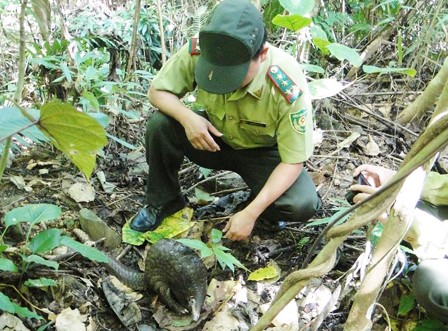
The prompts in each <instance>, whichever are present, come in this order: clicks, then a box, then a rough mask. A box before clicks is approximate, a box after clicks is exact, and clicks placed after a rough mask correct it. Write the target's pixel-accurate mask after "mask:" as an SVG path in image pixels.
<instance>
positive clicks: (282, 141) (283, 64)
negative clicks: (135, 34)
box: [152, 44, 313, 163]
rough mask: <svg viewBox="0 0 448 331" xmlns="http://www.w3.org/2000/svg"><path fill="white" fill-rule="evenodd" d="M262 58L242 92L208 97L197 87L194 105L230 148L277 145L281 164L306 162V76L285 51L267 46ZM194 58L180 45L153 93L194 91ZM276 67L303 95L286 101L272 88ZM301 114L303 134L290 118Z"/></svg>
mask: <svg viewBox="0 0 448 331" xmlns="http://www.w3.org/2000/svg"><path fill="white" fill-rule="evenodd" d="M268 47H269V50H268V53H267V59H266V60H265V61H264V62H262V63H261V64H260V69H259V71H258V73H257V75H256V76H255V77H254V79H253V80H252V82H250V83H249V84H248V85H247V86H245V87H244V88H241V89H238V90H236V91H234V92H232V93H227V94H212V93H208V92H206V91H204V90H202V89H200V88H198V89H197V98H196V101H197V103H198V104H200V105H202V107H203V108H204V110H205V111H206V112H207V115H208V118H209V120H210V122H211V123H212V124H213V125H214V126H215V127H216V128H217V129H218V130H219V131H220V132H222V133H223V136H222V137H221V139H222V140H223V141H224V142H225V143H226V144H228V145H229V146H231V147H232V148H234V149H246V148H259V147H273V146H276V145H277V148H278V150H279V153H280V158H281V160H282V162H284V163H300V162H304V161H306V160H307V159H308V158H309V157H310V156H311V154H312V152H313V141H312V131H313V117H312V108H311V98H310V94H309V90H308V86H307V83H306V79H305V76H304V74H303V72H302V70H301V69H300V67H299V65H298V63H297V61H296V60H295V59H294V58H293V57H292V56H290V55H289V54H287V53H285V52H284V51H282V50H280V49H278V48H276V47H273V46H271V45H269V44H268ZM197 59H198V56H194V55H191V54H190V53H189V52H188V45H185V46H184V47H182V48H181V49H180V50H179V52H177V53H176V54H175V55H174V56H173V57H171V58H170V60H169V61H168V62H167V63H166V64H165V65H164V66H163V68H162V69H161V70H160V71H159V72H158V74H157V75H156V77H154V79H153V81H152V87H153V88H155V89H157V90H163V91H168V92H171V93H173V94H175V95H177V96H178V97H179V98H181V97H183V96H184V95H185V94H186V93H188V92H192V91H194V89H195V88H196V84H195V81H194V71H195V66H196V62H197ZM272 65H278V67H279V68H281V70H283V71H284V72H285V73H286V75H287V76H288V77H289V78H290V79H291V80H292V81H293V82H294V83H295V84H296V86H297V87H298V88H299V89H300V90H301V91H302V92H303V94H302V95H301V96H300V97H299V98H298V99H297V100H295V101H294V102H293V103H289V102H288V101H287V100H286V98H285V97H284V95H283V94H282V92H281V90H280V89H279V88H278V87H277V86H275V85H274V83H273V82H272V81H271V79H270V78H269V77H268V75H267V72H268V70H269V68H270V66H272ZM302 110H305V111H306V115H305V116H304V117H303V119H302V121H305V123H303V122H302V125H304V132H303V133H302V132H299V131H298V130H295V129H294V123H293V118H294V117H293V116H292V114H295V113H298V112H300V111H302Z"/></svg>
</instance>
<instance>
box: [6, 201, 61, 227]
mask: <svg viewBox="0 0 448 331" xmlns="http://www.w3.org/2000/svg"><path fill="white" fill-rule="evenodd" d="M60 215H61V208H60V207H59V206H56V205H52V204H46V203H41V204H30V205H26V206H24V207H18V208H14V209H13V210H11V211H9V212H8V213H6V215H5V225H6V226H11V225H15V224H18V223H22V222H30V223H39V222H45V221H50V220H54V219H56V218H58V217H59V216H60Z"/></svg>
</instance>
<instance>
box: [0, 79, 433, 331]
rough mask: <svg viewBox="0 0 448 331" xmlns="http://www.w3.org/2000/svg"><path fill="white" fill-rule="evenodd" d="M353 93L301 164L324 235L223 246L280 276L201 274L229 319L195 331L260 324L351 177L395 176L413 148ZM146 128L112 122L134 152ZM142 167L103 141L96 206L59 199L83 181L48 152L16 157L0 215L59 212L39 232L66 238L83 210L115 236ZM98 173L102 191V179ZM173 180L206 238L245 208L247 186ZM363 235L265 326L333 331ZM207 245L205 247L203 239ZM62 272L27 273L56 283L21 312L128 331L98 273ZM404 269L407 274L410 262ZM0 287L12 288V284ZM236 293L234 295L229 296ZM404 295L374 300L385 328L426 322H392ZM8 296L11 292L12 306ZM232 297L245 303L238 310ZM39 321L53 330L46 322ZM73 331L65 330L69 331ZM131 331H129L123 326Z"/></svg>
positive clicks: (375, 99)
mask: <svg viewBox="0 0 448 331" xmlns="http://www.w3.org/2000/svg"><path fill="white" fill-rule="evenodd" d="M361 92H363V91H362V89H361V87H359V86H358V89H356V90H355V89H354V88H352V89H351V91H346V93H347V94H346V98H345V99H339V100H333V104H336V105H338V109H337V110H335V109H334V108H333V107H334V106H333V107H330V106H329V105H330V104H329V103H324V102H322V103H319V106H318V107H317V112H316V124H317V128H318V130H316V144H315V145H316V148H315V154H314V156H313V157H312V158H311V159H310V160H309V162H308V163H307V169H308V171H309V172H310V174H311V175H312V178H313V180H314V182H315V184H316V187H317V188H318V192H319V194H320V196H321V197H322V201H323V207H322V209H321V210H320V211H319V212H318V213H317V214H316V216H315V217H314V218H313V219H312V220H311V221H317V220H321V221H322V222H321V223H322V224H316V225H312V226H310V225H309V224H288V226H287V228H286V229H285V230H283V231H281V232H277V233H263V232H260V231H255V232H254V233H253V235H252V236H251V237H250V238H249V239H248V240H246V241H243V242H231V241H229V240H226V239H223V242H222V244H223V245H224V246H226V247H228V248H229V249H230V253H231V254H232V255H233V256H234V257H236V258H237V259H238V260H239V261H240V262H241V263H242V264H243V265H244V266H245V267H246V268H248V269H249V270H250V271H254V270H257V269H259V268H262V267H266V266H267V265H275V266H276V268H277V269H276V270H280V272H279V275H278V276H277V277H274V278H273V279H270V280H266V281H248V280H247V277H248V272H247V271H245V270H243V269H241V268H236V269H235V271H234V272H232V271H231V270H230V269H228V268H226V269H222V268H221V267H220V266H219V264H218V263H214V264H213V265H210V266H209V267H210V268H209V272H210V275H209V281H211V279H216V280H217V281H219V282H222V283H221V284H224V282H226V281H229V282H232V283H226V284H227V285H228V286H230V288H229V291H228V293H232V295H230V296H226V295H227V294H228V293H227V294H226V295H224V297H225V299H224V300H223V302H224V303H223V304H222V305H221V306H220V307H219V308H220V309H219V311H225V313H224V315H226V316H224V315H223V314H222V313H218V309H216V310H215V311H213V312H211V313H209V314H208V316H207V317H206V318H204V319H203V320H202V321H201V322H200V323H199V325H198V326H196V327H195V328H193V329H194V330H247V329H248V326H249V325H250V324H251V323H254V322H255V321H256V320H257V319H258V318H259V317H260V316H261V314H262V313H261V312H260V311H261V310H262V309H263V308H265V307H266V304H267V305H269V303H270V302H271V301H272V299H273V297H274V296H275V293H276V292H277V291H278V289H279V286H280V285H281V283H282V281H283V280H284V279H285V277H286V276H287V275H289V274H290V273H291V272H293V271H294V270H297V269H299V268H300V266H301V264H302V263H303V261H304V260H305V257H306V256H307V254H308V253H309V252H310V248H311V246H312V244H313V243H314V241H315V240H316V239H317V237H318V236H319V234H320V233H321V232H322V230H323V229H324V227H325V225H326V223H328V219H329V218H330V217H331V216H332V215H333V214H335V213H336V212H337V211H338V210H341V209H343V208H347V207H348V206H349V205H348V204H347V202H346V201H345V198H344V196H345V194H346V192H347V191H348V187H349V186H350V185H351V184H352V181H353V178H352V172H353V169H354V168H355V167H357V166H359V165H361V164H363V163H372V164H376V165H382V166H386V167H389V168H393V169H396V168H397V167H398V166H399V164H400V162H401V160H402V158H403V156H404V155H405V154H406V153H407V151H408V150H409V149H410V147H411V146H412V142H413V140H415V136H413V135H411V134H408V133H407V132H406V131H404V130H402V129H400V128H398V127H396V126H395V125H394V122H393V120H388V118H393V116H394V112H396V108H395V107H396V104H394V103H393V102H392V101H391V100H390V97H391V95H389V94H383V93H378V94H375V93H371V94H370V96H369V97H364V98H363V101H362V103H361V102H355V101H354V99H352V98H351V97H350V95H351V96H354V95H359V94H361ZM372 109H375V110H376V111H375V114H376V117H375V116H373V115H371V114H369V111H372ZM365 110H367V112H366V111H365ZM145 121H146V118H141V119H140V120H137V121H135V120H134V121H132V122H131V121H128V120H127V119H126V118H124V117H123V118H120V119H119V120H117V122H116V123H115V124H114V126H113V131H114V132H113V134H115V135H117V136H118V137H126V140H128V141H131V142H132V143H134V145H136V146H139V145H140V146H141V142H142V141H143V134H144V125H145ZM145 166H146V163H145V160H144V151H143V149H142V148H139V149H137V150H133V151H130V150H129V149H126V148H124V147H122V146H121V145H119V144H117V143H115V142H114V141H112V140H111V141H110V143H109V145H108V146H107V147H106V148H105V149H104V154H103V155H102V156H100V157H98V161H97V169H96V173H95V174H94V175H93V177H92V180H91V185H92V186H93V189H94V194H95V197H94V199H93V200H92V201H88V202H83V201H78V202H77V201H75V199H74V198H73V196H72V195H70V193H69V192H68V188H69V187H71V185H72V184H73V183H86V182H85V180H84V179H83V178H82V177H81V176H80V175H79V173H78V172H77V171H76V169H75V168H74V166H73V165H72V164H71V163H69V162H68V161H67V159H66V158H65V157H64V156H63V155H61V153H59V152H58V151H56V150H52V149H51V148H48V146H45V147H36V148H33V149H32V150H30V151H24V152H23V153H21V154H20V155H18V156H17V157H16V158H15V159H14V160H13V161H12V164H11V165H10V166H9V168H8V169H7V171H6V173H5V178H6V179H9V180H4V181H3V183H2V185H1V186H0V197H1V198H0V213H2V214H4V213H6V212H8V211H10V210H11V209H13V208H15V207H19V206H24V205H26V204H31V203H52V204H56V205H58V206H60V207H61V208H62V210H63V214H62V217H61V218H60V219H59V220H57V221H55V222H52V223H50V224H46V226H47V227H58V228H60V229H63V230H64V231H66V232H67V233H68V234H70V235H73V236H74V231H73V230H74V229H78V228H80V221H79V219H80V210H81V209H83V208H87V209H89V210H91V211H93V212H94V213H95V214H96V215H97V216H99V217H100V218H101V219H102V220H103V221H104V222H105V223H106V224H107V225H108V226H109V227H110V228H112V229H113V230H114V231H115V232H116V233H118V234H120V235H121V231H122V227H123V225H124V224H125V223H126V222H127V220H129V219H130V218H131V217H132V216H133V215H134V214H135V213H136V212H137V210H138V209H139V208H140V207H142V206H143V205H144V188H145V186H144V185H145V171H146V169H145ZM100 173H101V174H103V175H104V178H105V179H103V178H102V177H101V176H99V174H100ZM180 178H181V184H182V188H183V190H184V192H185V193H186V195H187V196H188V198H189V207H191V208H192V209H193V210H194V211H195V214H194V216H193V219H199V220H200V221H203V223H204V224H205V225H206V226H204V227H203V229H208V231H209V230H210V229H211V228H218V229H222V227H223V225H224V223H225V221H226V219H227V218H228V216H229V215H230V214H231V213H233V212H234V211H235V209H236V208H239V207H241V204H240V203H244V201H245V199H246V198H247V192H248V191H247V189H246V188H245V186H244V183H243V182H242V181H241V180H240V179H239V177H238V176H235V175H234V174H229V173H222V172H221V173H220V172H212V173H211V174H209V175H208V176H207V177H204V175H203V173H202V172H201V169H199V168H198V167H197V166H195V165H193V164H191V163H189V162H187V161H186V162H185V166H184V167H183V168H182V171H181V172H180ZM198 183H200V184H199V185H198ZM195 188H200V189H201V190H202V191H205V192H207V193H208V194H209V195H212V196H214V197H215V198H220V199H219V200H217V201H215V202H214V203H210V202H208V201H206V200H204V199H201V198H198V193H197V191H196V193H195ZM226 199H227V200H226ZM80 200H82V199H80ZM227 203H228V204H227ZM210 206H211V207H210ZM0 216H1V214H0ZM366 230H367V229H359V231H357V232H355V233H353V234H352V235H350V236H349V237H348V239H347V240H346V241H345V242H344V244H343V245H342V246H341V247H340V251H339V254H338V257H339V258H338V261H337V264H336V265H335V267H334V268H333V270H332V271H331V272H330V273H329V274H328V275H327V276H326V277H324V278H322V279H319V280H316V281H314V282H313V283H311V284H309V286H308V290H309V291H310V292H309V293H308V295H305V294H303V293H302V294H301V295H298V296H297V297H296V300H295V303H294V305H296V306H294V307H295V308H294V307H293V309H292V310H287V311H289V312H287V313H286V315H285V316H286V317H285V318H287V319H288V318H289V319H291V318H292V319H295V321H292V322H291V321H289V322H291V323H292V324H291V325H292V326H290V327H286V326H274V325H273V326H272V329H273V330H299V329H300V330H313V329H315V330H342V328H343V325H344V322H345V320H346V318H347V316H348V313H349V309H350V304H351V299H352V298H353V295H354V293H355V292H356V288H357V285H359V278H357V276H356V274H354V277H353V279H351V280H350V281H347V282H346V284H345V285H344V286H343V288H342V289H343V291H344V296H341V298H343V299H340V300H336V301H334V300H333V302H332V297H333V298H334V297H336V299H337V295H334V293H335V291H336V288H337V287H338V285H342V283H343V282H342V279H346V277H345V276H346V275H347V273H348V272H349V271H350V270H351V268H352V267H353V266H354V265H355V262H356V261H357V259H358V257H359V256H360V255H361V254H362V253H363V252H364V250H365V245H366ZM204 231H206V230H204ZM204 235H205V236H204V237H206V234H205V233H204ZM8 237H9V240H11V241H14V240H16V241H17V240H19V241H20V239H18V238H20V235H18V234H11V235H10V236H8ZM22 239H23V238H22ZM17 245H19V244H17ZM146 246H147V245H146V244H144V245H142V246H139V247H137V246H132V247H130V246H129V245H126V244H121V245H120V246H119V247H118V250H117V252H118V253H120V252H123V250H125V253H126V257H127V258H126V262H127V264H129V265H133V266H137V261H138V260H139V259H141V252H142V251H143V250H144V248H145V247H146ZM126 247H127V248H126ZM317 253H318V250H317V251H316V252H314V253H312V254H313V256H314V255H316V254H317ZM123 254H124V253H123ZM59 262H60V264H61V267H60V270H59V271H58V272H52V271H48V270H47V271H45V270H43V269H39V270H35V271H32V272H36V273H38V274H42V273H44V274H46V277H48V278H55V279H58V280H59V284H60V285H59V287H57V288H52V289H51V290H50V289H46V290H42V289H39V290H30V291H29V292H28V294H27V296H28V300H29V301H30V302H32V303H33V304H34V305H35V306H37V307H40V308H45V309H48V310H49V311H51V312H52V313H53V314H54V316H57V315H60V314H61V313H62V311H63V310H64V309H66V308H71V310H72V311H73V310H79V312H80V314H81V316H86V317H85V318H86V321H85V324H86V325H90V327H89V328H88V330H126V328H125V327H124V326H123V325H122V324H121V322H120V320H119V319H118V318H117V316H116V315H115V314H114V312H113V310H112V309H111V308H110V306H109V305H108V303H107V301H106V298H105V295H104V293H103V291H102V288H101V286H100V285H99V284H100V280H102V279H104V278H105V277H106V276H107V275H108V273H107V271H105V269H104V268H103V267H101V266H99V265H98V264H96V263H94V262H91V261H88V260H86V259H84V258H82V257H81V256H70V258H67V259H64V260H61V261H59ZM409 266H412V258H410V262H409ZM409 266H408V269H409V268H410V267H409ZM32 276H33V275H32V274H31V275H27V277H32ZM4 281H5V282H6V283H8V282H9V283H11V282H16V283H15V285H17V284H18V280H11V279H9V280H4ZM229 284H230V285H229ZM237 293H239V294H238V295H236V294H237ZM241 293H244V295H243V294H241ZM407 293H409V277H408V276H407V275H403V274H402V275H400V276H399V277H398V279H396V280H394V281H393V282H392V283H390V284H389V286H387V288H386V289H385V291H384V292H383V295H382V299H381V300H380V302H381V303H382V305H383V306H384V308H385V309H386V311H387V314H388V316H389V318H390V320H392V324H393V329H394V330H406V329H409V330H411V329H410V328H409V327H406V326H405V324H406V323H408V321H414V322H415V321H416V320H419V319H422V318H424V314H423V313H422V312H421V311H420V310H419V309H417V308H416V307H414V308H413V309H412V310H409V311H408V312H407V315H406V316H399V317H398V314H397V311H398V306H399V304H400V298H401V297H402V296H403V295H405V294H407ZM233 294H234V295H233ZM14 295H15V293H14V292H13V291H12V290H11V297H14ZM241 295H243V296H245V297H246V300H244V299H241V298H240V299H238V298H237V297H241ZM247 298H249V299H247ZM307 298H308V299H307ZM306 299H307V300H306ZM248 302H250V304H249V303H248ZM22 304H25V301H23V302H22ZM137 305H138V307H139V308H140V309H141V311H142V314H143V320H142V321H141V322H140V323H138V324H139V325H140V328H139V329H140V330H143V329H144V327H143V326H142V324H145V325H146V326H145V327H147V328H146V330H160V329H163V328H164V329H168V330H187V329H189V328H190V327H189V326H185V325H175V323H171V324H170V323H167V322H166V321H162V320H163V318H160V316H159V318H158V319H157V318H155V317H154V316H153V314H154V313H156V314H159V315H160V314H161V313H160V306H161V304H160V303H159V301H158V300H157V299H156V298H155V297H154V296H153V295H146V294H145V295H144V297H143V299H141V300H140V301H137ZM288 309H291V307H289V308H288ZM291 311H292V312H293V313H291ZM294 311H295V312H294ZM37 312H38V313H40V312H39V311H37ZM41 314H42V313H41ZM42 315H43V316H44V317H45V318H46V319H49V320H51V318H50V317H49V316H46V314H42ZM162 315H163V314H162ZM54 316H53V317H54ZM291 316H292V317H291ZM152 317H154V318H152ZM372 319H373V320H374V321H375V326H374V329H375V330H385V329H386V327H387V322H386V320H387V318H386V316H385V313H384V312H383V311H381V310H378V309H377V310H376V311H375V313H374V316H373V318H372ZM33 323H34V324H33ZM164 323H165V324H164ZM162 324H163V327H162ZM280 324H281V322H280ZM26 325H27V326H28V328H29V329H36V327H37V325H38V324H37V322H35V321H34V322H32V321H31V320H28V321H27V322H26ZM33 325H34V327H33ZM53 327H54V326H51V327H50V329H52V328H53ZM75 329H76V328H74V327H73V328H71V330H72V331H74V330H75ZM129 329H131V330H133V329H137V328H136V327H135V326H131V327H129ZM80 330H81V329H80Z"/></svg>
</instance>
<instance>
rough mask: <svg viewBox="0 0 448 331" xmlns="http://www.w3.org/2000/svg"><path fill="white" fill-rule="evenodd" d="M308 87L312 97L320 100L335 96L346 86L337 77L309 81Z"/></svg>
mask: <svg viewBox="0 0 448 331" xmlns="http://www.w3.org/2000/svg"><path fill="white" fill-rule="evenodd" d="M308 87H309V89H310V93H311V99H313V100H319V99H324V98H328V97H332V96H335V95H336V94H338V93H339V92H341V91H342V90H343V89H344V88H345V87H346V86H344V85H342V84H341V83H340V82H338V81H337V80H336V79H332V78H323V79H316V80H313V81H311V82H309V84H308Z"/></svg>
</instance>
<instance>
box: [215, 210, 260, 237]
mask: <svg viewBox="0 0 448 331" xmlns="http://www.w3.org/2000/svg"><path fill="white" fill-rule="evenodd" d="M256 220H257V219H256V218H254V217H253V216H251V215H250V214H249V213H247V212H246V211H245V209H243V210H242V211H240V212H238V213H236V214H235V215H233V216H232V217H230V219H229V221H228V222H227V224H226V226H225V228H224V229H223V230H222V232H224V233H226V236H225V237H226V238H227V239H230V240H244V239H246V238H248V237H249V235H250V234H251V232H252V229H253V228H254V225H255V221H256Z"/></svg>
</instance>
